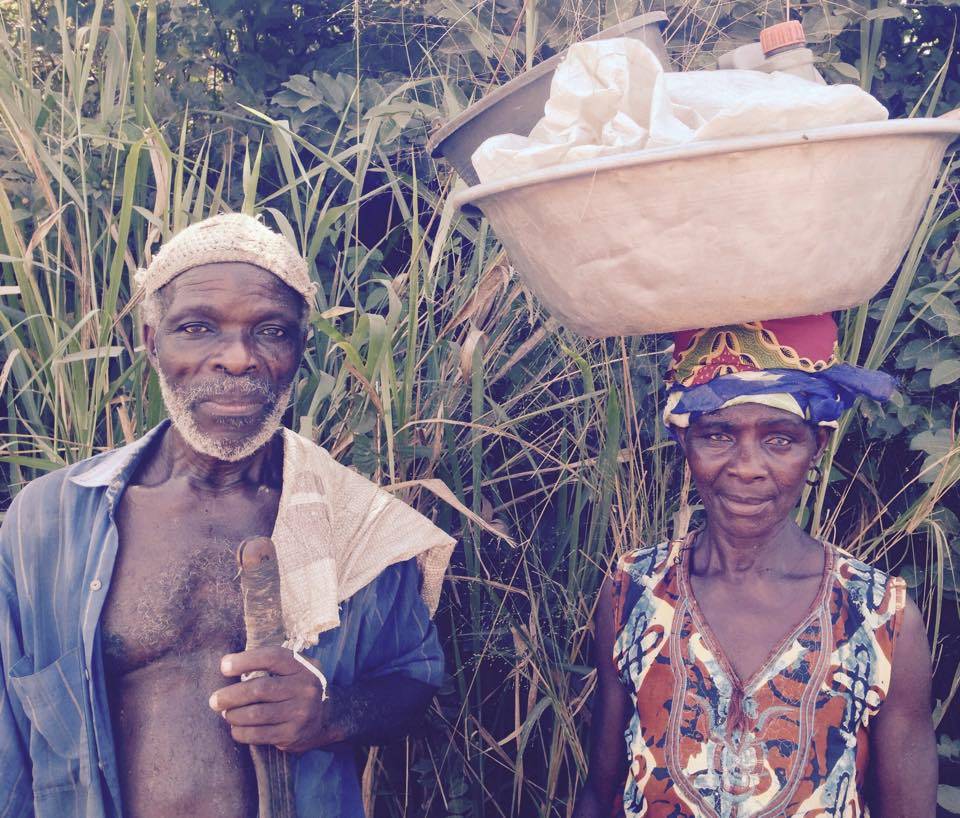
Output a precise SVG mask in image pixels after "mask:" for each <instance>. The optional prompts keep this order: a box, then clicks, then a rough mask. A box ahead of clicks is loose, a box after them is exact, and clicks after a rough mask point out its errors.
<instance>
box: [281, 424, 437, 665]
mask: <svg viewBox="0 0 960 818" xmlns="http://www.w3.org/2000/svg"><path fill="white" fill-rule="evenodd" d="M454 542H455V541H454V539H453V538H452V537H450V536H449V535H448V534H446V533H445V532H444V531H442V530H441V529H439V528H437V526H435V525H434V524H433V523H431V522H430V521H429V520H428V519H427V518H426V517H424V516H423V515H422V514H420V513H419V512H418V511H415V510H414V509H413V508H411V507H410V506H408V505H407V504H406V503H404V502H403V501H402V500H399V499H397V498H396V497H394V496H393V495H391V494H390V493H388V492H386V491H384V490H383V489H382V488H380V487H379V486H378V485H377V484H376V483H373V482H371V481H370V480H367V479H366V478H365V477H363V476H362V475H360V474H357V473H356V472H354V471H353V470H352V469H349V468H347V467H346V466H344V465H342V464H340V463H338V462H337V461H336V460H334V459H333V457H331V455H330V454H329V453H328V452H327V451H326V450H325V449H323V448H322V447H320V446H318V445H316V444H315V443H313V442H311V441H309V440H307V439H306V438H304V437H301V436H300V435H298V434H296V433H295V432H292V431H291V430H289V429H284V431H283V488H282V490H281V493H280V507H279V510H278V511H277V521H276V524H275V525H274V529H273V543H274V545H275V546H276V549H277V562H278V567H279V569H280V598H281V604H282V607H283V622H284V626H285V629H286V633H287V641H286V643H285V645H286V647H288V648H290V649H292V650H295V651H300V650H303V649H304V648H305V647H308V646H310V645H315V644H316V643H317V639H318V637H319V635H320V633H322V632H323V631H327V630H331V629H332V628H335V627H337V625H339V624H340V615H339V604H340V603H341V602H343V601H344V600H345V599H349V598H350V597H351V596H353V595H354V594H355V593H356V592H357V591H359V590H360V589H361V588H363V587H364V586H365V585H368V584H370V583H371V582H372V581H373V580H374V579H376V577H377V576H378V575H379V574H380V573H381V572H382V571H383V570H384V569H385V568H387V567H389V566H390V565H393V564H394V563H398V562H403V561H405V560H408V559H412V558H413V557H416V558H417V563H418V565H419V567H420V573H421V577H422V584H421V588H420V593H421V596H422V597H423V600H424V602H425V603H426V605H427V608H428V609H429V610H430V614H431V615H432V614H433V613H434V612H435V611H436V609H437V604H438V602H439V601H440V589H441V586H442V584H443V576H444V572H445V571H446V568H447V563H448V562H449V560H450V555H451V553H452V552H453V546H454Z"/></svg>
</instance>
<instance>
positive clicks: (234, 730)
mask: <svg viewBox="0 0 960 818" xmlns="http://www.w3.org/2000/svg"><path fill="white" fill-rule="evenodd" d="M230 735H231V736H233V740H234V741H236V742H239V743H240V744H274V745H280V746H284V745H287V744H289V743H290V742H291V741H293V734H292V731H291V729H290V727H289V726H288V725H283V724H270V725H265V726H260V727H231V728H230Z"/></svg>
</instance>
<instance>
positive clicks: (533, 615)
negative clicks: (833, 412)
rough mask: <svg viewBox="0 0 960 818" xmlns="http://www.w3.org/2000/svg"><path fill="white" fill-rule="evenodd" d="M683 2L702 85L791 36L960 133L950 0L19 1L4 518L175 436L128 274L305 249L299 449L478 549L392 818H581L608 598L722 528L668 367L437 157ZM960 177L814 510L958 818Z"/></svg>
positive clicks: (937, 210)
mask: <svg viewBox="0 0 960 818" xmlns="http://www.w3.org/2000/svg"><path fill="white" fill-rule="evenodd" d="M661 9H662V10H664V11H666V13H667V14H668V15H669V18H670V23H669V25H668V26H667V29H666V36H667V38H668V41H669V48H670V51H671V56H672V57H673V59H674V61H675V64H676V66H677V67H683V68H694V67H711V66H714V65H715V64H716V56H717V55H718V54H719V53H723V52H724V51H726V50H728V49H731V48H733V47H735V46H736V45H739V44H742V43H744V42H747V41H749V40H752V39H755V38H756V37H757V35H758V33H759V30H760V28H761V27H762V26H763V25H764V24H765V23H768V22H773V21H777V20H780V19H783V15H784V14H786V13H789V14H790V15H791V16H793V17H796V18H798V19H802V21H803V24H804V26H805V28H806V30H807V33H808V35H809V37H810V39H811V40H812V41H813V43H814V48H815V50H816V51H817V53H818V55H819V57H820V59H821V61H822V67H823V70H824V72H825V73H826V74H827V76H828V77H829V79H830V80H831V81H834V82H853V83H859V84H860V85H861V86H862V87H864V88H866V89H868V90H870V91H871V92H872V93H874V94H875V95H876V96H877V97H879V98H880V99H881V101H882V102H883V103H884V104H885V105H887V106H888V107H889V109H890V113H891V116H893V117H908V116H929V115H935V114H939V113H942V112H944V111H946V110H949V109H951V108H955V107H958V106H960V68H958V63H957V53H956V40H957V35H958V31H957V28H958V19H960V5H957V4H956V3H955V2H939V1H937V0H925V2H919V3H916V2H891V1H890V0H837V1H836V2H831V3H826V2H794V3H792V4H790V5H789V8H785V7H784V6H783V5H782V4H780V3H773V2H767V0H739V1H738V2H704V1H703V0H662V2H661V1H660V0H658V1H657V2H654V3H652V4H650V5H647V4H645V3H640V2H637V0H501V2H499V3H496V4H494V3H478V4H477V5H471V4H470V3H469V2H468V0H354V2H353V3H352V4H346V5H341V4H339V3H336V2H333V1H332V0H320V1H317V0H303V2H299V3H289V4H288V3H276V2H270V0H260V2H240V1H239V0H144V2H140V3H135V2H128V0H116V1H115V2H106V0H73V1H72V2H66V0H43V1H42V2H37V0H0V341H2V344H0V349H2V353H0V354H2V360H0V424H2V427H3V428H2V432H0V473H2V476H3V478H5V479H3V481H2V487H0V508H2V507H5V506H6V505H7V504H8V502H9V499H10V497H11V496H12V495H13V494H15V493H16V492H17V491H18V490H19V489H20V488H21V487H22V486H23V485H24V483H25V482H27V481H28V480H30V479H31V478H33V477H35V476H37V475H38V474H40V473H42V472H44V471H47V470H50V469H55V468H59V467H61V466H63V465H64V464H67V463H71V462H74V461H76V460H79V459H81V458H84V457H87V456H89V455H91V454H93V453H95V452H97V451H100V450H102V449H103V448H104V447H111V446H115V445H119V444H122V443H124V442H125V441H129V440H132V439H134V438H135V437H137V436H139V435H140V434H142V433H143V432H144V431H145V430H146V429H148V428H149V427H150V426H152V425H153V424H154V423H156V422H157V421H158V420H159V418H160V417H161V416H162V412H163V409H162V404H161V401H160V398H159V393H158V389H157V384H156V382H155V380H154V379H153V378H152V377H151V376H150V374H149V372H148V369H147V367H146V366H145V364H144V358H143V355H142V350H141V346H140V341H141V339H140V331H139V327H138V315H137V313H138V309H137V303H136V299H135V298H134V297H133V296H132V285H131V281H132V274H133V272H134V270H135V269H136V268H137V267H138V266H141V265H143V264H145V263H146V262H147V261H148V260H149V258H150V256H151V253H153V252H155V251H156V249H157V247H158V246H159V244H160V243H161V242H162V241H163V240H164V239H165V238H166V237H168V236H169V235H171V233H172V232H174V231H175V230H177V229H178V228H180V227H182V226H183V225H185V224H187V223H189V222H191V221H194V220H197V219H200V218H202V217H205V216H207V215H208V214H211V213H214V212H217V211H220V210H223V209H237V210H239V209H243V210H245V211H247V212H256V213H262V214H263V215H264V218H265V220H266V221H267V223H269V224H272V225H275V226H277V227H278V228H279V229H281V230H283V232H284V233H286V234H287V235H288V236H289V237H290V239H291V240H292V241H293V242H294V243H295V244H296V245H297V246H298V247H299V248H300V249H301V250H302V252H303V253H304V255H305V256H306V257H307V259H308V260H309V262H310V264H311V268H312V272H313V276H314V277H315V279H316V281H317V282H318V284H319V285H320V292H319V296H318V299H319V304H318V306H319V317H318V318H317V319H316V321H315V323H314V330H313V334H312V337H311V340H310V343H309V348H308V350H307V355H306V360H305V362H304V365H303V369H302V371H301V377H300V380H299V382H298V386H297V390H296V396H295V404H294V407H293V409H292V412H291V414H290V417H289V423H290V424H291V425H292V426H293V427H294V428H297V429H299V430H300V431H301V432H302V433H304V434H306V435H309V436H311V437H312V438H314V439H316V440H318V441H319V442H321V443H323V444H324V445H326V446H328V447H329V448H330V449H331V450H332V451H333V452H334V453H335V454H336V455H337V456H338V457H339V458H341V459H343V460H345V461H346V462H348V463H352V464H353V465H354V466H356V467H357V468H358V469H359V470H360V471H362V472H363V473H365V474H368V475H370V476H372V477H374V478H375V479H377V480H379V481H381V482H383V483H385V484H392V485H393V487H394V490H395V491H397V492H399V493H401V494H402V495H403V496H404V497H405V498H407V499H408V500H409V501H410V502H412V503H413V504H414V505H416V506H417V507H418V508H420V509H421V510H423V511H425V512H426V513H428V514H432V515H433V516H434V517H435V518H436V519H437V520H438V522H439V523H440V524H441V525H442V526H444V527H445V528H447V529H448V530H450V531H452V532H454V533H455V534H456V535H457V536H458V537H459V540H460V545H459V546H458V550H457V552H456V555H455V559H454V563H453V566H452V568H451V572H450V581H449V583H448V585H447V590H446V593H445V597H444V601H443V603H442V606H441V610H440V613H439V622H440V627H441V629H442V631H443V634H444V641H445V646H446V650H447V656H448V660H449V670H450V677H449V681H448V683H447V684H446V685H445V687H444V688H443V690H442V691H441V694H440V696H439V697H438V699H437V702H436V704H435V706H434V707H433V708H432V710H431V713H430V717H429V724H428V726H427V727H426V728H425V729H424V730H423V731H422V732H421V733H420V734H418V735H416V736H414V737H411V738H410V739H408V740H407V741H405V742H404V743H402V744H399V745H396V746H392V747H388V748H384V749H382V750H372V751H370V752H369V753H368V754H367V753H364V754H363V755H362V757H360V758H359V759H358V762H359V763H361V764H363V765H365V773H364V787H365V795H366V798H367V800H368V804H369V806H370V810H369V811H370V814H371V815H375V816H378V817H379V816H384V818H386V817H387V816H401V815H406V816H420V815H424V814H426V815H429V816H503V817H505V816H534V815H536V816H544V818H546V816H566V815H569V814H570V811H571V809H572V798H573V795H574V794H575V791H576V788H577V785H578V782H579V781H580V780H582V777H583V775H584V771H585V769H586V758H585V752H584V748H585V736H586V733H587V731H588V729H589V721H590V718H589V709H588V704H589V700H590V694H591V691H592V690H593V686H594V676H593V674H592V672H591V670H590V665H591V655H590V648H591V630H590V617H591V614H592V611H593V606H594V602H595V597H596V592H597V589H598V587H599V584H600V581H601V579H602V577H603V576H604V574H605V572H606V571H607V570H608V568H609V566H610V563H611V562H612V561H613V560H615V559H616V558H617V556H618V555H619V554H621V553H622V552H623V551H624V550H626V549H629V548H632V547H635V546H637V545H638V544H640V543H651V542H654V541H656V540H658V539H660V538H663V537H667V536H671V535H674V534H676V533H679V532H683V531H684V530H686V528H687V527H688V526H689V525H690V524H691V515H693V518H694V519H695V516H696V511H697V509H696V502H697V501H696V497H695V495H691V493H690V487H689V481H688V479H687V476H686V474H685V473H684V470H683V468H682V467H681V461H680V459H679V458H678V455H677V451H676V447H675V446H674V445H673V444H672V443H671V442H670V440H669V439H667V438H665V436H664V434H663V430H662V429H661V426H660V423H659V414H660V394H661V390H660V387H661V383H660V373H661V368H662V364H663V363H664V359H665V358H664V351H665V349H666V348H667V344H668V339H664V338H617V339H609V340H607V341H603V342H587V341H585V340H583V339H582V338H579V337H577V336H575V335H572V334H569V333H567V332H565V331H564V330H563V329H562V328H560V327H558V326H556V324H555V323H554V322H553V321H551V320H550V318H549V317H548V316H547V315H544V314H543V313H542V312H541V311H540V310H539V308H538V306H537V304H536V303H535V302H534V301H533V300H532V299H531V298H530V297H529V295H528V294H527V293H526V292H525V290H524V288H523V286H522V284H521V283H520V282H519V281H518V280H517V279H516V277H515V276H514V274H513V272H512V270H511V268H510V266H509V260H508V259H507V258H505V257H504V255H503V253H502V252H501V251H500V249H499V248H498V246H497V244H496V240H495V237H494V236H493V235H492V234H491V232H490V230H489V229H488V227H487V225H486V223H485V222H483V221H468V220H465V219H462V218H461V217H459V216H458V214H456V213H454V212H452V210H451V208H449V206H448V204H447V203H448V201H449V193H450V191H451V190H452V188H453V187H454V186H455V184H456V183H457V180H456V177H455V176H454V174H453V173H452V171H451V170H450V169H449V168H448V167H447V166H445V165H444V164H442V163H436V162H434V160H432V159H431V158H429V157H428V156H427V154H426V152H425V150H424V143H425V140H426V135H427V133H428V131H429V129H430V128H431V127H432V126H434V125H435V124H437V123H439V122H441V121H443V120H446V119H448V118H449V117H451V116H453V115H455V114H456V113H457V112H459V111H460V110H462V109H463V108H464V107H465V106H466V105H467V104H468V103H469V102H470V101H471V100H475V99H477V98H479V97H480V96H481V95H482V94H483V93H484V92H485V91H487V90H488V89H490V88H492V87H495V86H497V85H499V84H502V83H503V82H504V81H506V80H507V79H509V78H510V77H511V76H514V75H516V74H517V73H518V72H520V71H522V70H524V68H526V67H529V66H531V65H532V64H534V63H536V62H537V61H539V60H541V59H543V58H545V57H547V56H549V55H551V54H553V53H555V52H557V51H558V50H560V49H562V48H563V47H564V46H565V45H566V44H568V43H569V42H571V41H573V40H574V39H576V38H578V37H581V36H584V35H588V34H590V33H593V32H595V31H596V30H597V29H598V27H602V26H606V25H609V24H612V23H615V22H617V21H620V20H623V19H626V18H628V17H631V16H633V15H634V14H637V13H642V12H644V11H653V10H661ZM958 181H960V176H958V173H957V163H956V162H955V161H954V158H953V156H952V155H951V156H948V158H947V160H946V162H945V164H944V169H943V174H942V177H941V178H940V179H939V181H938V183H937V187H936V189H935V190H933V191H931V194H932V197H931V200H930V206H929V208H928V210H927V212H926V215H925V217H924V221H923V224H922V225H921V227H920V230H919V231H918V233H917V236H916V238H915V240H914V242H913V244H912V246H911V248H910V251H909V253H908V255H907V257H906V259H905V261H904V263H903V266H902V268H901V270H900V271H899V273H898V275H897V277H896V278H895V279H894V281H892V282H891V283H890V285H889V286H888V287H887V288H886V289H885V290H884V292H883V293H881V294H880V296H878V297H877V298H876V299H875V300H874V301H873V302H872V303H871V304H869V305H867V306H865V307H863V308H861V309H858V310H853V311H850V312H848V313H845V314H843V315H842V316H841V320H842V323H843V325H844V328H845V334H844V338H845V340H844V350H843V351H844V354H845V355H846V357H847V359H848V360H850V361H852V362H856V363H860V364H867V365H872V366H878V365H883V366H885V367H887V368H888V369H890V370H891V371H893V372H895V373H896V374H897V375H898V376H899V377H900V378H901V388H900V391H899V393H898V395H897V397H896V400H895V401H894V402H893V404H892V405H890V406H888V407H885V408H882V407H879V406H876V405H863V406H862V407H861V408H860V410H859V411H858V412H856V413H855V415H854V416H853V417H852V418H851V419H850V420H849V422H848V423H847V424H846V425H844V426H843V428H842V429H841V430H840V433H839V434H838V435H837V436H836V439H835V441H834V445H833V446H832V448H831V450H830V452H829V454H828V458H829V467H828V468H826V469H825V477H824V480H823V482H822V484H821V485H820V486H818V487H817V488H815V489H813V490H812V491H810V492H809V494H808V496H806V497H805V498H804V507H803V510H802V521H803V522H804V524H805V525H807V526H808V527H809V530H810V531H812V532H813V533H815V534H818V535H821V536H824V537H830V538H833V539H834V540H835V541H838V542H841V543H843V544H844V545H846V546H847V547H848V548H850V549H852V550H854V551H855V552H857V553H859V554H862V555H865V556H866V557H867V558H868V559H870V560H873V561H875V562H877V563H878V564H880V565H881V566H883V567H885V568H888V569H891V570H894V571H896V572H899V573H901V574H903V575H904V576H906V577H907V578H908V580H909V583H910V585H911V588H912V592H913V593H914V595H915V597H916V598H917V600H918V601H919V602H920V604H921V606H922V608H923V610H924V612H925V615H926V617H927V621H928V624H929V634H930V639H931V642H932V644H933V645H934V653H935V658H936V662H937V674H936V683H935V695H936V697H937V700H938V707H937V711H936V713H935V721H936V723H937V725H938V733H939V742H940V744H939V749H940V756H941V780H942V781H943V782H944V784H943V786H941V789H940V804H941V809H942V810H943V814H948V813H949V812H953V813H960V788H958V787H957V786H955V785H956V784H958V783H960V775H958V773H960V714H958V706H957V703H956V701H957V695H956V694H957V688H958V686H960V671H958V669H957V666H958V658H960V617H958V592H957V589H958V582H960V577H958V575H957V572H956V568H955V560H956V558H957V557H958V556H960V521H958V514H960V495H958V491H957V483H958V481H960V444H958V441H957V425H958V423H957V411H958V390H957V384H958V382H960V310H958V307H960V286H958V280H960V246H958V240H957V237H958V224H960V222H958V209H957V190H958V189H957V184H958ZM864 184H869V180H864ZM690 213H691V218H690V229H691V230H695V229H696V202H691V206H690ZM795 228H796V229H797V230H804V229H807V227H806V226H805V225H796V226H795ZM696 273H697V271H695V270H690V271H685V274H688V275H696ZM824 274H825V275H838V276H842V275H843V274H844V271H843V270H834V271H824ZM951 782H952V784H951Z"/></svg>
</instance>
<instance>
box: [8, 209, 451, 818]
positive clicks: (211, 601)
mask: <svg viewBox="0 0 960 818" xmlns="http://www.w3.org/2000/svg"><path fill="white" fill-rule="evenodd" d="M141 283H142V286H143V290H144V293H145V304H144V315H145V326H144V341H145V344H146V349H147V355H148V357H149V360H150V363H151V365H152V367H153V369H154V371H155V372H156V374H157V377H158V378H159V382H160V387H161V391H162V394H163V399H164V402H165V404H166V407H167V411H168V413H169V416H170V420H169V421H166V422H164V423H162V424H161V425H160V426H158V427H157V428H155V429H153V430H152V431H150V432H148V433H147V434H146V435H145V436H144V437H143V438H141V439H140V440H138V441H137V442H135V443H133V444H131V445H129V446H126V447H124V448H122V449H119V450H117V451H112V452H105V453H103V454H100V455H97V456H96V457H93V458H90V459H89V460H85V461H83V462H81V463H77V464H75V465H73V466H70V467H68V468H65V469H62V470H60V471H57V472H54V473H52V474H49V475H46V476H44V477H42V478H40V479H38V480H35V481H33V482H32V483H31V484H30V485H28V486H27V487H26V488H25V489H24V490H23V491H22V492H20V493H19V494H18V495H17V497H16V499H15V500H14V502H13V504H12V506H11V508H10V510H9V511H8V513H7V515H6V518H5V519H4V522H3V528H2V532H0V659H2V662H0V666H2V670H3V677H4V685H3V687H2V688H0V816H2V818H13V817H14V816H27V815H35V816H37V817H38V818H40V816H51V818H71V816H86V818H94V817H95V816H119V815H128V816H136V818H151V817H152V816H157V817H158V818H159V816H181V815H189V816H210V817H211V818H213V817H214V816H223V818H240V816H254V815H256V813H257V791H256V783H255V778H254V776H253V773H252V770H251V760H250V753H249V752H248V749H247V745H251V744H258V745H274V746H276V747H278V748H279V749H281V750H287V751H290V752H291V756H290V758H291V759H292V760H293V761H292V765H293V778H294V782H295V797H296V806H297V813H298V815H299V816H300V818H307V816H362V815H363V808H362V804H361V797H360V787H359V781H358V775H357V769H356V760H355V753H354V746H355V745H356V744H358V743H361V744H362V743H375V742H378V741H380V740H383V739H387V738H390V737H393V736H398V735H400V734H401V733H402V731H403V730H404V729H405V727H407V726H408V725H409V724H410V723H411V722H412V721H414V720H415V719H417V718H419V717H420V716H421V715H422V713H423V711H424V709H425V707H426V706H427V704H428V702H429V701H430V699H431V697H432V695H433V692H434V690H435V689H436V687H437V686H438V685H439V683H440V675H441V672H442V655H441V652H440V649H439V645H438V641H437V636H436V631H435V627H434V625H433V624H432V622H431V612H432V609H433V608H434V607H435V605H436V601H437V596H438V594H439V584H440V580H441V579H442V576H443V571H444V568H445V565H446V561H447V559H448V557H449V554H450V549H451V548H452V540H451V539H450V538H449V537H447V536H446V535H445V534H444V533H443V532H441V531H439V530H438V529H437V528H435V527H434V526H433V525H432V524H431V523H429V522H428V521H427V520H426V519H425V518H423V517H422V516H420V515H419V514H417V513H416V512H415V511H413V509H411V508H409V507H408V506H406V505H405V504H403V503H401V502H400V501H398V500H396V499H394V498H393V497H391V496H390V495H388V494H387V493H386V492H384V491H382V490H381V489H379V488H377V487H376V486H374V485H373V484H372V483H370V482H369V481H367V480H365V479H364V478H362V477H360V476H359V475H357V474H355V473H354V472H352V471H351V470H349V469H347V468H345V467H343V466H340V465H338V464H337V463H336V462H335V461H333V459H332V458H331V457H330V455H329V454H327V453H326V452H325V451H324V450H322V449H320V448H319V447H317V446H315V445H314V444H313V443H310V442H308V441H306V440H304V439H303V438H300V437H299V436H297V435H295V434H293V433H292V432H289V431H286V430H285V431H280V430H279V421H280V418H281V416H282V414H283V412H284V409H285V408H286V406H287V403H288V401H289V398H290V395H291V392H292V390H293V385H294V378H295V376H296V373H297V369H298V367H299V364H300V359H301V355H302V353H303V350H304V344H305V340H306V330H307V316H308V313H309V309H310V304H311V302H312V300H313V286H312V285H311V283H310V280H309V277H308V275H307V267H306V264H305V262H304V261H303V259H301V258H300V257H299V256H298V255H297V253H296V252H295V251H294V250H293V248H292V247H290V245H289V244H288V243H287V242H286V241H285V240H284V239H283V238H282V237H280V236H279V235H277V234H276V233H273V232H272V231H270V230H268V229H267V228H266V227H264V226H263V225H261V224H260V223H259V222H257V221H256V220H255V219H253V218H251V217H247V216H240V215H227V216H218V217H215V218H212V219H208V220H207V221H205V222H202V223H200V224H198V225H194V226H193V227H190V228H188V229H187V230H184V231H183V232H181V233H180V234H179V235H178V236H176V237H175V238H173V239H172V240H171V241H170V242H169V243H168V244H167V245H165V246H164V247H163V248H162V249H161V251H160V252H159V253H158V254H157V256H156V258H155V259H154V261H153V262H152V264H151V265H150V267H149V268H148V269H147V270H146V271H144V273H143V275H142V276H141ZM256 536H266V537H272V539H273V541H274V543H275V544H276V557H277V563H278V566H279V570H280V579H281V585H280V588H281V596H282V615H283V621H284V625H285V629H286V635H287V642H286V647H281V646H279V645H278V646H276V647H267V648H259V649H252V650H249V651H244V650H243V648H244V624H243V618H242V613H243V603H242V600H241V596H240V591H239V586H238V581H237V561H236V556H235V552H236V548H237V546H238V544H239V543H241V542H242V541H243V540H245V539H247V538H250V537H256ZM251 671H266V672H268V673H269V675H268V676H263V675H262V674H261V675H260V677H259V678H253V679H250V680H247V681H242V680H240V679H239V678H237V677H241V676H243V678H246V674H247V673H249V672H251Z"/></svg>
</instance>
